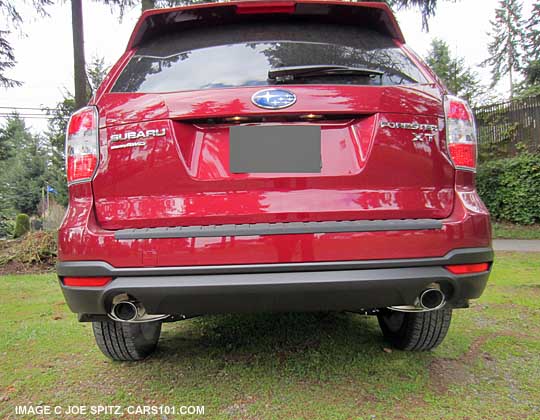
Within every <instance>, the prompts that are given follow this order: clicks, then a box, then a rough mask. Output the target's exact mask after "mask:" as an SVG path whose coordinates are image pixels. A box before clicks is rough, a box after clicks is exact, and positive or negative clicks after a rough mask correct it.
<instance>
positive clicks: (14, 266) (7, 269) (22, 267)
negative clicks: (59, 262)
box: [0, 261, 54, 276]
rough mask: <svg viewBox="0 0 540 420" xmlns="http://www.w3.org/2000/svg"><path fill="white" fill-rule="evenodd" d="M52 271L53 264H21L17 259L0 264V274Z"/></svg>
mask: <svg viewBox="0 0 540 420" xmlns="http://www.w3.org/2000/svg"><path fill="white" fill-rule="evenodd" d="M53 271H54V265H53V264H44V263H43V264H23V263H21V262H18V261H9V262H7V263H5V264H3V265H0V276H6V275H9V274H44V273H51V272H53Z"/></svg>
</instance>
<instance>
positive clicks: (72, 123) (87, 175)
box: [66, 106, 99, 185]
mask: <svg viewBox="0 0 540 420" xmlns="http://www.w3.org/2000/svg"><path fill="white" fill-rule="evenodd" d="M98 150H99V149H98V113H97V109H96V107H94V106H87V107H84V108H81V109H79V110H78V111H77V112H75V113H74V114H73V115H72V116H71V118H70V119H69V124H68V129H67V135H66V169H67V180H68V185H69V184H73V183H75V182H83V181H90V180H91V179H92V176H93V175H94V171H95V170H96V166H97V163H98Z"/></svg>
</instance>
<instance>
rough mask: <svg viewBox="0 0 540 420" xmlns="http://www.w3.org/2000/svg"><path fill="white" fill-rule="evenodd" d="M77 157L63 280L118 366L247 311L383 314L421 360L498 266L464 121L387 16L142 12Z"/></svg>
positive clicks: (265, 6) (349, 7) (255, 8)
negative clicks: (198, 319)
mask: <svg viewBox="0 0 540 420" xmlns="http://www.w3.org/2000/svg"><path fill="white" fill-rule="evenodd" d="M66 156H67V178H68V182H69V195H70V204H69V208H68V210H67V214H66V216H65V219H64V222H63V224H62V227H61V229H60V232H59V247H60V251H59V263H58V268H57V269H58V275H59V279H60V284H61V287H62V290H63V292H64V295H65V298H66V300H67V303H68V305H69V307H70V308H71V310H72V311H74V312H76V313H77V314H78V315H79V320H80V321H90V322H92V323H93V330H94V334H95V338H96V341H97V344H98V346H99V348H100V349H101V350H102V351H103V353H105V354H106V355H107V356H109V357H110V358H112V359H115V360H139V359H143V358H144V357H146V356H148V355H149V354H150V353H151V352H152V351H153V350H154V349H155V347H156V344H157V342H158V339H159V335H160V331H161V324H162V322H171V321H177V320H181V319H185V318H188V317H193V316H196V315H203V314H213V313H230V312H256V311H329V310H332V311H333V310H337V311H352V312H362V313H366V314H374V315H377V317H378V319H379V323H380V326H381V328H382V331H383V333H384V335H385V337H386V338H387V339H388V340H389V341H390V342H391V343H393V345H394V346H396V347H397V348H400V349H406V350H429V349H432V348H434V347H436V346H437V345H438V344H440V343H441V341H442V340H443V339H444V337H445V335H446V333H447V331H448V327H449V324H450V318H451V314H452V310H453V309H454V308H465V307H467V306H468V303H469V300H470V299H475V298H478V297H479V296H480V295H481V293H482V291H483V289H484V287H485V286H486V282H487V279H488V276H489V272H490V269H491V263H492V261H493V251H492V248H491V227H490V221H489V214H488V211H487V210H486V208H485V206H484V204H483V203H482V201H481V200H480V198H479V196H478V194H477V192H476V190H475V169H476V133H475V124H474V120H473V116H472V113H471V110H470V108H469V106H468V105H467V104H466V103H465V102H464V101H462V100H461V99H458V98H456V97H453V96H450V95H449V94H448V92H447V90H446V88H445V87H444V86H443V85H442V83H441V82H440V81H439V80H438V79H437V77H436V76H435V75H434V74H433V72H432V71H430V69H429V68H428V67H427V66H426V64H425V63H424V62H423V61H422V60H421V59H419V58H418V56H416V55H415V54H414V53H413V52H412V51H411V50H409V49H408V48H407V47H406V46H405V41H404V38H403V35H402V33H401V31H400V29H399V27H398V25H397V23H396V20H395V18H394V16H393V14H392V12H391V11H390V9H389V8H388V6H386V5H385V4H384V3H379V2H359V3H349V2H340V1H322V0H315V1H312V0H291V1H245V2H229V3H221V4H218V3H214V4H201V5H196V6H190V7H179V8H172V9H160V10H150V11H147V12H145V13H144V14H143V15H142V17H141V18H140V20H139V22H138V23H137V26H136V28H135V30H134V32H133V34H132V36H131V39H130V41H129V44H128V47H127V50H126V52H125V53H124V55H123V56H122V57H121V58H120V60H119V61H118V62H117V63H116V65H115V66H114V67H113V68H112V70H111V71H110V73H109V75H108V76H107V78H106V79H105V81H104V82H103V84H102V85H101V87H100V88H99V90H98V91H97V92H96V93H95V95H94V97H93V99H92V101H91V102H90V105H89V106H87V107H85V108H83V109H80V110H78V111H77V112H76V113H75V114H74V115H73V116H72V117H71V120H70V123H69V128H68V132H67V139H66Z"/></svg>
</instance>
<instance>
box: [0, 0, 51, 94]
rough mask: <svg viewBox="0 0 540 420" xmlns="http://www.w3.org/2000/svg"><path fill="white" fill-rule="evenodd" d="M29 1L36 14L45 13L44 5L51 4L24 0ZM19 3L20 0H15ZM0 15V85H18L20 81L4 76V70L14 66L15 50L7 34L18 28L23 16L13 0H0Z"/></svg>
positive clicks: (38, 0) (39, 0)
mask: <svg viewBox="0 0 540 420" xmlns="http://www.w3.org/2000/svg"><path fill="white" fill-rule="evenodd" d="M26 1H27V3H31V4H32V5H33V6H34V8H35V9H36V11H37V12H38V14H40V15H46V11H45V6H48V5H50V4H52V0H31V1H30V0H26ZM17 3H18V5H20V3H21V1H20V0H19V1H17ZM0 16H2V17H3V18H4V19H5V22H6V23H5V24H4V25H5V26H4V27H3V28H1V27H0V87H14V86H20V85H21V82H20V81H18V80H13V79H10V78H9V77H7V76H6V71H7V70H9V69H11V68H13V67H14V66H15V63H16V61H15V51H13V48H12V46H11V44H10V43H9V41H8V40H7V38H8V36H9V35H10V34H11V30H12V29H16V30H20V28H21V25H22V24H23V18H22V17H21V15H20V14H19V12H18V11H17V8H16V6H15V0H11V1H10V0H0Z"/></svg>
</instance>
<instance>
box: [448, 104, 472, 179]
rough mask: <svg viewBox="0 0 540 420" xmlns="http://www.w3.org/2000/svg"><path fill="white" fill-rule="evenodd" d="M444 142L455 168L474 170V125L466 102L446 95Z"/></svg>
mask: <svg viewBox="0 0 540 420" xmlns="http://www.w3.org/2000/svg"><path fill="white" fill-rule="evenodd" d="M444 109H445V113H446V143H447V145H448V154H449V155H450V158H451V159H452V162H453V163H454V166H455V167H456V169H461V170H469V171H475V170H476V144H477V138H476V126H475V124H474V117H473V114H472V111H471V109H470V108H469V105H468V104H467V102H465V101H463V100H462V99H459V98H456V97H454V96H446V97H445V102H444Z"/></svg>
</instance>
